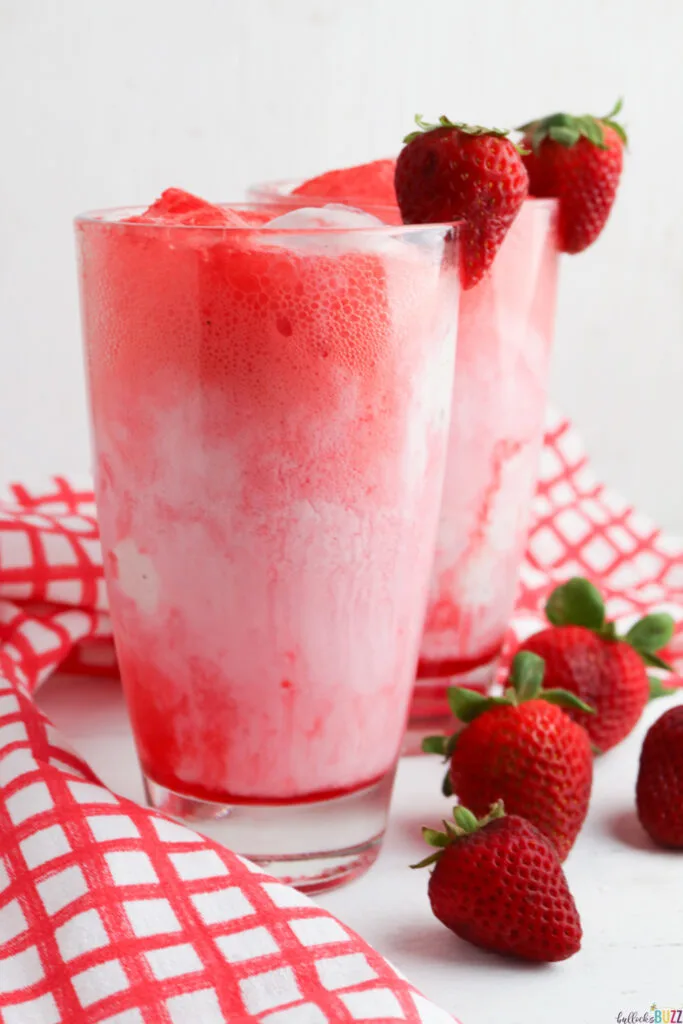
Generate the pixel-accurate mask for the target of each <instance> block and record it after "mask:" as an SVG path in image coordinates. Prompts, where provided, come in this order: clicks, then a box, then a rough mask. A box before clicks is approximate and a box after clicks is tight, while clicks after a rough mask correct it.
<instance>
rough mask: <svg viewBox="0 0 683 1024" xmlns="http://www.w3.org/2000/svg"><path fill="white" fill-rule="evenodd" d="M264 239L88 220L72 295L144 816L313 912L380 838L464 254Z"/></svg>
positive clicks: (172, 197)
mask: <svg viewBox="0 0 683 1024" xmlns="http://www.w3.org/2000/svg"><path fill="white" fill-rule="evenodd" d="M269 216H272V214H269V213H268V212H264V211H263V210H258V209H256V208H254V207H251V208H244V209H242V210H241V211H236V210H228V209H226V208H222V207H214V206H211V205H209V204H208V203H205V202H204V201H202V200H198V199H196V198H195V197H192V196H189V195H188V194H186V193H182V192H179V191H178V190H169V191H168V192H166V193H164V195H163V196H162V198H161V199H160V200H159V201H158V202H157V203H155V204H154V205H153V206H152V207H151V208H150V209H149V210H147V211H145V212H144V213H143V214H141V215H133V214H132V213H131V212H127V211H123V212H116V211H114V212H113V213H111V214H94V215H90V216H85V217H82V218H80V219H79V220H78V222H77V234H78V242H79V254H80V276H81V294H82V308H83V323H84V335H85V345H86V354H87V367H88V380H89V390H90V399H91V415H92V423H93V433H94V442H95V453H96V479H97V500H98V510H99V517H100V524H101V534H102V542H103V548H104V554H105V566H106V575H107V583H108V588H109V595H110V603H111V612H112V617H113V624H114V633H115V638H116V647H117V653H118V658H119V663H120V667H121V675H122V679H123V683H124V688H125V693H126V698H127V703H128V707H129V710H130V715H131V720H132V726H133V731H134V734H135V739H136V744H137V748H138V752H139V757H140V761H141V765H142V769H143V773H144V776H145V780H146V785H147V792H148V796H149V799H150V801H151V802H152V803H153V804H154V805H155V806H158V807H161V808H163V809H164V810H166V811H168V812H170V813H172V814H174V815H175V816H177V817H179V818H181V819H184V820H188V821H194V822H195V823H196V822H200V828H202V830H207V831H216V830H217V829H218V824H220V823H221V822H222V825H221V831H219V832H218V833H217V834H218V835H220V836H222V837H224V839H225V841H226V843H228V844H229V845H231V846H232V847H233V848H235V849H237V850H238V851H239V852H241V853H244V854H247V855H249V856H251V857H254V858H256V859H259V860H260V861H262V862H267V863H268V864H269V866H270V870H271V871H275V872H277V873H279V874H280V875H281V876H283V877H287V878H288V879H290V880H292V881H294V882H295V883H296V884H299V885H301V886H303V887H306V888H309V889H314V888H320V887H325V886H328V885H332V884H335V883H336V882H338V881H340V880H343V879H344V878H346V877H349V875H351V874H353V873H356V872H358V871H359V870H362V869H364V868H365V867H366V866H368V864H369V863H371V862H372V860H373V859H374V856H376V853H377V848H378V847H377V844H378V842H379V840H380V839H381V835H382V832H383V828H384V822H385V817H386V811H387V806H388V799H389V795H390V791H391V784H392V780H393V773H394V769H395V764H396V760H397V756H398V752H399V747H400V743H401V739H402V735H403V731H404V727H405V721H406V717H407V714H408V708H409V702H410V696H411V690H412V685H413V677H414V670H415V665H416V662H417V656H418V647H419V637H420V630H421V626H422V616H423V613H424V605H425V602H426V593H427V589H428V582H429V572H430V566H431V560H432V557H433V551H434V542H435V534H436V526H437V518H438V509H439V502H440V497H441V489H442V483H443V474H444V466H445V455H446V444H447V433H448V421H449V412H450V397H451V395H450V392H451V387H450V380H451V378H452V373H453V362H454V355H455V337H456V329H457V316H458V297H459V284H458V259H457V254H456V251H455V250H456V233H457V229H455V228H453V227H452V226H450V225H447V224H442V225H428V226H426V227H398V228H396V227H387V226H385V225H383V224H382V222H381V221H379V220H378V219H377V218H376V217H373V216H371V215H369V214H367V213H354V212H353V211H350V210H349V209H348V208H347V207H343V208H339V207H336V208H335V207H331V208H330V209H326V210H311V211H305V210H299V211H297V212H295V213H288V214H286V215H284V216H281V217H279V218H278V219H276V220H274V221H273V220H271V221H270V222H269V223H266V221H267V220H268V217H269ZM416 524H419V526H420V528H419V529H416V528H415V527H416ZM223 819H225V821H223Z"/></svg>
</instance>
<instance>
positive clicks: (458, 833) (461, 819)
mask: <svg viewBox="0 0 683 1024" xmlns="http://www.w3.org/2000/svg"><path fill="white" fill-rule="evenodd" d="M504 816H505V807H504V806H503V801H502V800H498V801H497V802H496V803H495V804H491V807H490V809H489V812H488V814H486V815H484V817H483V818H477V816H476V815H475V814H473V813H472V811H470V810H468V809H467V807H463V806H462V805H461V804H457V805H456V806H455V807H454V808H453V820H452V821H447V820H446V819H444V821H443V822H442V824H443V827H444V831H443V832H439V831H438V829H434V828H423V829H422V838H423V839H424V841H425V842H426V843H428V844H429V846H433V847H436V849H435V851H434V853H430V854H429V856H428V857H425V858H424V860H421V861H419V862H418V863H417V864H411V865H410V866H411V868H424V867H427V865H428V864H435V863H436V862H437V860H438V859H439V857H440V856H441V854H442V853H443V851H444V850H445V848H446V847H447V846H450V845H451V843H454V842H456V841H457V840H458V839H462V838H463V837H464V836H469V835H472V833H473V832H476V831H477V830H478V829H480V828H484V827H485V826H486V825H488V824H489V823H490V822H492V821H495V820H496V819H497V818H503V817H504Z"/></svg>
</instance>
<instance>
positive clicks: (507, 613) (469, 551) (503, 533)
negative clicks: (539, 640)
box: [250, 181, 558, 752]
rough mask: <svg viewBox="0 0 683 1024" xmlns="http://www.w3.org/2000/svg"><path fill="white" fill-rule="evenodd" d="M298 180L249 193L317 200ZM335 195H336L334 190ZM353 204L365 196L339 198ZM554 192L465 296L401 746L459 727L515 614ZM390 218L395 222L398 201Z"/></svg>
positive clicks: (541, 376)
mask: <svg viewBox="0 0 683 1024" xmlns="http://www.w3.org/2000/svg"><path fill="white" fill-rule="evenodd" d="M296 185H297V183H296V182H293V181H280V182H273V183H270V184H265V185H257V186H254V187H253V188H252V189H251V190H250V195H251V196H252V197H253V198H258V199H259V201H264V202H268V203H270V204H273V205H274V207H277V206H278V205H279V207H280V209H282V208H284V207H288V208H291V207H293V206H304V205H305V206H322V205H324V204H325V203H327V202H329V200H328V199H325V198H324V197H322V196H320V197H312V196H309V195H305V196H299V195H296V194H293V189H294V188H295V187H296ZM335 202H339V200H335ZM344 202H345V203H347V204H348V205H350V206H353V205H358V206H361V207H362V206H363V205H364V200H360V201H358V200H355V199H354V198H353V197H352V196H349V197H348V198H346V199H344ZM556 205H557V204H556V201H555V200H553V199H528V200H527V201H526V202H525V203H524V204H523V206H522V209H521V211H520V213H519V214H518V216H517V218H516V220H515V221H514V223H513V225H512V227H511V228H510V231H509V232H508V234H507V236H506V238H505V241H504V242H503V245H502V246H501V248H500V250H499V252H498V254H497V256H496V258H495V261H494V263H493V266H492V268H491V271H490V273H489V275H488V276H487V277H486V278H485V279H484V280H483V281H481V282H480V283H479V284H478V285H476V286H475V287H474V288H472V289H471V290H469V291H466V292H463V295H462V299H461V303H460V323H459V332H458V350H457V358H456V368H455V381H454V397H453V415H452V420H451V428H450V437H449V444H448V457H447V464H446V480H445V484H444V495H443V503H442V507H441V518H440V522H439V529H438V541H437V549H436V556H435V561H434V570H433V575H432V582H431V588H430V596H429V603H428V609H427V616H426V621H425V627H424V635H423V638H422V646H421V651H420V662H419V666H418V673H417V681H416V685H415V692H414V696H413V704H412V710H411V716H410V730H409V735H408V737H407V740H406V746H405V750H406V751H407V752H417V750H419V749H420V743H421V738H422V736H424V735H425V734H428V733H430V732H441V731H452V729H453V726H454V724H455V723H454V722H453V719H452V718H451V715H450V712H449V709H448V703H447V700H446V691H447V689H448V687H449V686H451V685H456V684H457V685H462V686H469V687H474V688H486V687H487V686H488V685H489V684H490V683H491V681H492V679H493V676H494V672H495V668H496V664H497V660H498V656H499V654H500V651H501V647H502V644H503V639H504V637H505V633H506V630H507V627H508V624H509V621H510V617H511V615H512V611H513V607H514V601H515V594H516V590H517V582H518V576H519V568H520V564H521V561H522V558H523V555H524V548H525V544H526V539H527V534H528V530H529V525H530V522H529V520H530V514H531V502H532V498H533V494H534V490H535V485H536V476H537V467H538V457H539V450H540V446H541V442H542V439H543V423H544V413H545V408H546V401H547V387H548V372H549V363H550V353H551V349H552V341H553V327H554V316H555V300H556V293H557V270H558V249H557V241H556V219H557V209H556ZM383 219H384V220H386V221H392V220H393V222H394V223H400V213H399V210H398V207H395V208H393V210H387V212H385V213H384V214H383Z"/></svg>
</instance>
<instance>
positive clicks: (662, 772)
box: [636, 704, 683, 850]
mask: <svg viewBox="0 0 683 1024" xmlns="http://www.w3.org/2000/svg"><path fill="white" fill-rule="evenodd" d="M636 806H637V808H638V817H639V818H640V823H641V825H642V826H643V828H644V829H645V831H646V832H647V833H648V835H649V836H650V838H651V839H653V840H654V841H655V843H657V844H658V845H659V846H668V847H671V848H673V849H676V850H683V705H680V704H679V705H678V706H677V707H675V708H669V710H668V711H666V712H665V713H664V714H663V715H662V716H661V718H658V719H657V721H656V722H655V723H654V725H651V726H650V728H649V729H648V731H647V735H646V737H645V742H644V743H643V749H642V750H641V752H640V768H639V770H638V782H637V784H636Z"/></svg>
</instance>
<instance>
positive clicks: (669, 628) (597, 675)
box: [519, 577, 674, 752]
mask: <svg viewBox="0 0 683 1024" xmlns="http://www.w3.org/2000/svg"><path fill="white" fill-rule="evenodd" d="M545 611H546V616H547V617H548V620H549V622H550V623H552V625H551V627H550V628H549V629H544V630H542V631H541V632H540V633H535V634H534V635H533V636H530V637H529V638H528V639H527V640H525V641H524V643H522V644H521V645H520V648H519V649H520V650H521V651H531V652H532V653H534V654H537V655H538V656H539V657H541V658H543V660H544V662H545V677H544V678H545V685H546V686H550V687H561V688H562V689H564V690H568V691H569V692H570V693H574V694H576V696H577V697H579V698H580V699H581V700H582V701H584V702H585V703H586V704H588V705H589V706H590V707H591V708H593V711H594V714H591V715H588V714H586V713H585V712H583V711H581V710H580V709H579V708H567V714H569V715H570V716H571V717H572V718H573V719H574V721H576V722H578V723H579V724H580V725H582V726H583V727H584V729H585V730H586V731H587V733H588V735H589V736H590V738H591V740H592V742H593V744H594V745H595V747H596V748H597V750H598V751H601V752H604V751H606V750H610V749H611V748H612V747H614V746H615V745H616V744H617V743H620V742H621V740H623V739H624V738H625V737H626V736H628V734H629V733H630V732H631V730H632V729H633V727H634V725H635V724H636V722H637V721H638V719H639V718H640V716H641V714H642V712H643V708H644V707H645V705H646V704H647V702H648V700H649V698H650V696H651V695H653V696H655V695H656V696H659V695H661V694H663V693H666V692H671V691H667V690H666V688H665V687H662V685H661V683H659V681H658V680H652V681H650V680H649V679H648V676H647V672H646V668H645V666H646V665H652V666H656V667H657V668H664V669H668V668H669V666H668V665H667V664H666V662H664V661H662V659H661V658H660V657H659V656H658V655H657V651H658V650H660V648H662V647H665V646H666V644H667V643H668V642H669V641H670V640H671V636H672V634H673V628H674V622H673V619H672V618H671V616H670V615H667V614H666V613H660V614H653V615H646V616H645V617H644V618H642V619H640V620H639V621H638V622H636V623H635V624H634V625H633V626H632V627H631V628H630V629H629V630H628V632H627V633H626V634H625V636H623V637H619V636H618V635H617V632H616V629H615V626H614V623H613V622H609V621H608V620H607V617H606V611H605V604H604V601H603V599H602V596H601V595H600V592H599V591H598V590H597V589H596V588H595V587H594V586H593V584H592V583H590V582H589V581H588V580H585V579H582V578H580V577H575V578H574V579H571V580H568V581H567V583H563V584H562V585H561V586H559V587H557V588H556V589H555V590H554V591H553V592H552V594H551V595H550V597H549V599H548V602H547V604H546V609H545Z"/></svg>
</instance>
